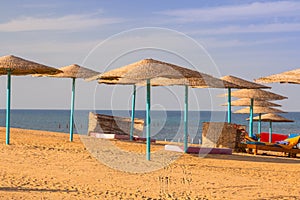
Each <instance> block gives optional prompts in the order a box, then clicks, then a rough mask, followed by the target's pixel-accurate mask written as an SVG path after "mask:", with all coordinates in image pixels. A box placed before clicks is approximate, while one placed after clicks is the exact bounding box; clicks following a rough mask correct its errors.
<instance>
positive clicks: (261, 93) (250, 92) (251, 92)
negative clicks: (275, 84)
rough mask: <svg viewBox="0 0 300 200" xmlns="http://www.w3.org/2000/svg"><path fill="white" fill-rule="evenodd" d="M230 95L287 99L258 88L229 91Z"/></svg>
mask: <svg viewBox="0 0 300 200" xmlns="http://www.w3.org/2000/svg"><path fill="white" fill-rule="evenodd" d="M227 95H228V94H223V95H221V96H227ZM231 96H232V97H237V98H252V99H255V100H283V99H287V97H285V96H281V95H279V94H275V93H272V92H268V91H265V90H260V89H241V90H237V91H234V92H232V93H231Z"/></svg>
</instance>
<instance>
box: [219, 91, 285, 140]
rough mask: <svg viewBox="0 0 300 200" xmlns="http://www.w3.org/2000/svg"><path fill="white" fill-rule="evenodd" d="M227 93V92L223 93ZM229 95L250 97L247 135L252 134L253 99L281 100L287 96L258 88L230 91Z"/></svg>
mask: <svg viewBox="0 0 300 200" xmlns="http://www.w3.org/2000/svg"><path fill="white" fill-rule="evenodd" d="M225 95H227V94H225ZM231 96H233V97H237V98H248V99H250V109H249V110H250V111H249V112H250V120H249V134H250V135H249V136H250V137H252V136H253V120H252V119H253V104H254V100H282V99H287V97H284V96H281V95H278V94H275V93H272V92H268V91H265V90H260V89H241V90H237V91H234V92H232V93H231Z"/></svg>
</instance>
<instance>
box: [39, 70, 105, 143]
mask: <svg viewBox="0 0 300 200" xmlns="http://www.w3.org/2000/svg"><path fill="white" fill-rule="evenodd" d="M59 70H61V71H62V73H59V74H55V75H51V74H49V75H43V76H48V77H54V78H70V79H72V97H71V109H70V111H71V113H70V127H69V128H70V141H71V142H72V141H73V132H74V106H75V80H76V79H78V78H82V79H87V78H90V77H93V76H96V75H99V74H100V73H99V72H96V71H93V70H91V69H87V68H85V67H82V66H79V65H77V64H72V65H68V66H65V67H61V68H59ZM38 76H40V75H38Z"/></svg>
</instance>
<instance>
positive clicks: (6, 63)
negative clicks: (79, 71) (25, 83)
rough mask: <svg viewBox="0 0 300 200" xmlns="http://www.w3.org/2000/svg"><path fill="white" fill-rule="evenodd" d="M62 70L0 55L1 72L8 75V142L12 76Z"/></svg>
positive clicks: (8, 139) (53, 72)
mask: <svg viewBox="0 0 300 200" xmlns="http://www.w3.org/2000/svg"><path fill="white" fill-rule="evenodd" d="M59 72H61V71H60V70H58V69H55V68H53V67H48V66H46V65H42V64H39V63H36V62H33V61H29V60H25V59H23V58H20V57H17V56H13V55H8V56H2V57H0V74H2V75H4V74H6V75H7V94H6V95H7V96H6V97H7V99H6V144H9V143H10V100H11V76H12V75H13V76H23V75H30V74H57V73H59Z"/></svg>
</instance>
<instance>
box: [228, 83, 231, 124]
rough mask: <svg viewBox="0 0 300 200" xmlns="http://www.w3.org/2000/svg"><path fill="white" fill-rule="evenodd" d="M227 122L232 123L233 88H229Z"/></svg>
mask: <svg viewBox="0 0 300 200" xmlns="http://www.w3.org/2000/svg"><path fill="white" fill-rule="evenodd" d="M227 115H228V116H227V122H228V124H230V123H231V88H228V102H227Z"/></svg>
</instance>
